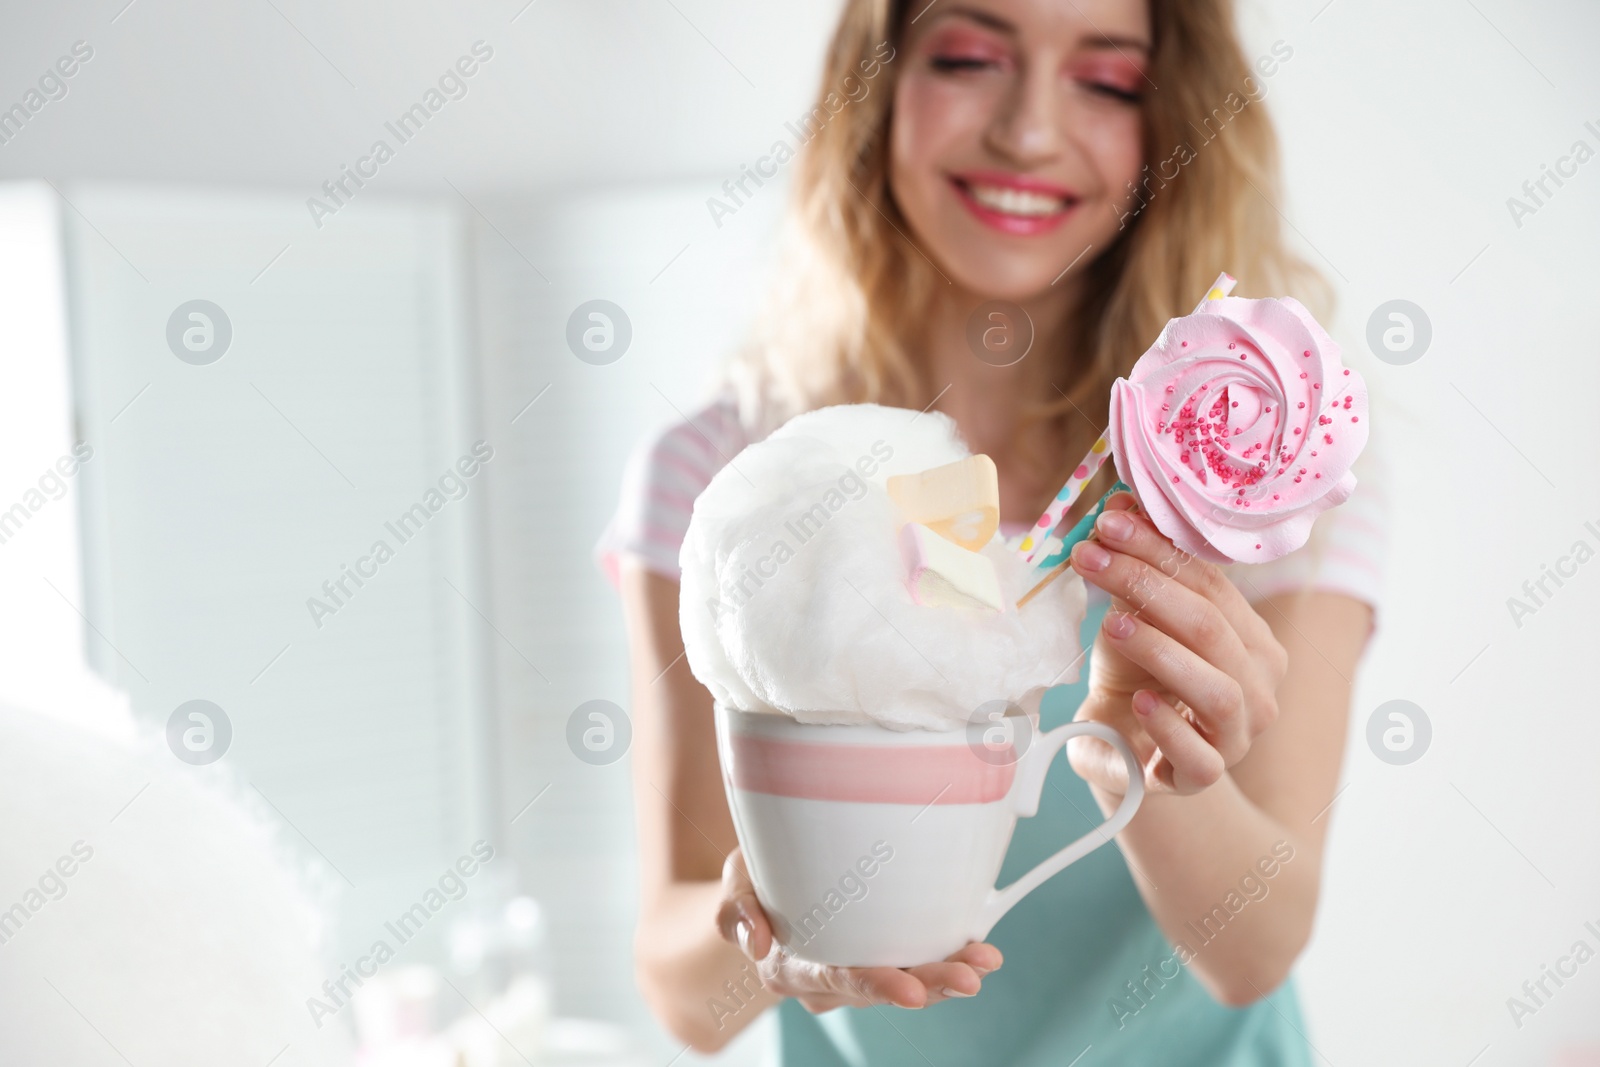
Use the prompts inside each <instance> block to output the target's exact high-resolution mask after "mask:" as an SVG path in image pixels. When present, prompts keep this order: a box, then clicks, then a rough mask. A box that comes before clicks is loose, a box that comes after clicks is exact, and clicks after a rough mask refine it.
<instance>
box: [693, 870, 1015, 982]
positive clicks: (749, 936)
mask: <svg viewBox="0 0 1600 1067" xmlns="http://www.w3.org/2000/svg"><path fill="white" fill-rule="evenodd" d="M717 929H718V930H720V931H721V932H722V936H723V938H724V939H725V940H727V941H730V942H732V943H733V944H734V945H737V946H738V947H739V950H740V951H742V952H743V953H744V954H745V955H746V956H748V957H749V958H750V959H751V960H753V961H754V962H755V964H756V969H757V971H758V972H759V974H760V975H761V982H762V985H764V986H765V987H766V989H767V990H768V991H769V992H772V993H776V994H777V995H778V996H783V997H793V998H795V999H796V1000H798V1001H799V1002H800V1004H801V1005H802V1006H803V1007H804V1008H805V1009H806V1010H807V1011H809V1012H813V1013H820V1012H825V1011H832V1010H833V1009H834V1008H844V1007H854V1008H862V1007H867V1006H869V1005H874V1004H887V1005H893V1006H894V1007H898V1008H923V1007H927V1006H928V1005H929V1004H937V1003H939V1001H941V1000H946V999H948V998H950V997H970V996H974V995H975V994H976V993H977V992H978V989H979V988H980V987H981V986H982V984H983V976H984V975H986V974H989V973H991V972H993V971H996V970H999V968H1000V964H1001V962H1002V960H1001V956H1000V950H999V949H997V948H995V947H994V946H993V945H990V944H986V943H981V942H977V941H974V942H971V943H970V944H968V945H967V946H966V947H965V948H963V949H961V950H960V951H959V952H957V953H955V954H954V955H952V956H950V957H949V958H948V959H946V960H945V961H944V962H942V963H925V964H923V965H922V966H920V967H907V968H903V969H902V968H899V967H832V966H829V965H827V964H822V963H808V962H807V961H805V960H802V959H797V958H795V957H794V956H792V955H790V954H789V953H788V952H785V951H784V950H783V947H782V946H781V945H779V944H778V942H777V939H776V938H775V937H773V936H772V924H771V922H769V921H768V919H767V913H766V912H765V911H763V910H762V907H761V904H760V902H759V901H758V900H757V899H756V891H755V886H754V885H753V884H752V883H751V881H750V872H749V871H748V870H746V869H745V865H744V853H743V852H742V851H741V850H740V849H737V848H736V849H734V850H733V851H732V852H730V853H729V854H728V859H727V861H726V862H725V863H724V864H723V865H722V905H721V907H720V908H718V909H717Z"/></svg>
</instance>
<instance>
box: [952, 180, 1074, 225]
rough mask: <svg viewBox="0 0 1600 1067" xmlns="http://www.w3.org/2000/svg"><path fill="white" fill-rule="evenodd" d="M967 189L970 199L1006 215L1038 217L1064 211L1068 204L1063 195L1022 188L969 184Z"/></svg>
mask: <svg viewBox="0 0 1600 1067" xmlns="http://www.w3.org/2000/svg"><path fill="white" fill-rule="evenodd" d="M967 191H968V192H969V193H971V194H972V199H974V200H976V201H977V202H978V203H980V204H982V205H983V206H984V207H986V208H988V209H989V210H991V211H999V212H1002V213H1004V214H1007V215H1023V216H1027V217H1029V218H1038V217H1040V216H1043V215H1054V214H1057V213H1059V212H1061V211H1065V210H1066V209H1067V206H1068V202H1067V200H1066V199H1064V198H1063V197H1059V196H1047V195H1045V194H1044V193H1034V192H1029V191H1027V190H1024V189H1008V188H1004V187H1002V186H998V185H976V184H969V185H968V186H967Z"/></svg>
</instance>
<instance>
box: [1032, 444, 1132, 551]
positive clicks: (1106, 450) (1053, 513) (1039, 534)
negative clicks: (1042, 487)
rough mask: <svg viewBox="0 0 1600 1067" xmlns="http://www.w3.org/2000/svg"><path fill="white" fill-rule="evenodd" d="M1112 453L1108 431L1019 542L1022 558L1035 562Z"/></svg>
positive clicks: (1090, 450)
mask: <svg viewBox="0 0 1600 1067" xmlns="http://www.w3.org/2000/svg"><path fill="white" fill-rule="evenodd" d="M1109 455H1111V442H1109V441H1107V440H1106V437H1105V434H1101V435H1100V439H1099V440H1098V441H1096V442H1095V443H1094V447H1093V448H1091V449H1089V454H1088V455H1087V456H1084V457H1083V462H1082V463H1080V464H1078V466H1077V468H1076V469H1075V470H1074V471H1073V472H1072V477H1070V478H1068V479H1067V484H1066V485H1063V486H1062V487H1061V491H1060V492H1059V493H1057V494H1056V498H1055V499H1054V500H1052V501H1050V506H1049V507H1047V508H1045V509H1044V514H1043V515H1040V516H1039V521H1038V522H1036V523H1034V524H1033V529H1032V530H1029V531H1028V536H1027V537H1024V538H1023V539H1022V544H1020V545H1018V546H1017V551H1018V552H1021V553H1022V558H1023V560H1024V561H1026V562H1028V563H1032V562H1033V561H1034V559H1035V558H1036V557H1037V556H1038V555H1039V553H1040V551H1042V550H1043V548H1044V542H1045V538H1047V537H1049V536H1050V531H1052V530H1054V529H1055V528H1056V525H1057V524H1058V523H1060V522H1061V517H1062V516H1063V515H1065V514H1066V513H1067V509H1068V508H1070V507H1072V505H1073V504H1075V503H1077V501H1078V497H1079V496H1080V495H1081V494H1082V493H1083V487H1084V486H1085V485H1087V484H1088V482H1089V479H1090V478H1093V477H1094V476H1095V475H1096V474H1099V473H1100V468H1101V467H1102V466H1104V465H1105V462H1106V457H1107V456H1109Z"/></svg>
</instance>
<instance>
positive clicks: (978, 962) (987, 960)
mask: <svg viewBox="0 0 1600 1067" xmlns="http://www.w3.org/2000/svg"><path fill="white" fill-rule="evenodd" d="M945 962H946V963H965V964H966V965H967V966H968V967H971V968H972V969H973V970H974V971H976V972H977V975H978V977H979V978H982V977H983V976H984V975H986V974H993V973H994V972H995V971H998V970H999V969H1000V968H1001V966H1002V965H1003V964H1004V963H1005V962H1006V958H1005V957H1004V956H1002V955H1001V954H1000V950H999V949H997V948H995V947H994V946H993V945H991V944H989V943H988V942H987V941H969V942H968V943H967V944H966V945H964V946H962V947H961V948H960V949H958V950H957V951H955V952H953V953H951V954H950V955H949V956H947V957H946V958H945Z"/></svg>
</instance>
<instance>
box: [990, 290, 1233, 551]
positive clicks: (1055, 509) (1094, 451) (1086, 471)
mask: <svg viewBox="0 0 1600 1067" xmlns="http://www.w3.org/2000/svg"><path fill="white" fill-rule="evenodd" d="M1237 284H1238V282H1237V281H1236V280H1235V279H1234V277H1233V275H1231V274H1229V273H1228V272H1227V271H1223V272H1222V273H1221V274H1218V275H1217V280H1216V281H1214V282H1212V283H1211V288H1210V289H1208V290H1206V295H1205V296H1204V297H1202V298H1201V300H1200V303H1198V304H1196V305H1195V306H1194V311H1193V312H1192V313H1191V314H1199V313H1200V312H1202V311H1204V310H1205V307H1206V304H1208V303H1210V302H1211V301H1213V300H1221V299H1222V298H1223V297H1225V296H1227V295H1228V294H1229V293H1231V292H1233V287H1234V286H1235V285H1237ZM1110 455H1111V442H1110V441H1108V440H1106V435H1105V434H1101V435H1100V439H1099V440H1097V441H1096V442H1095V443H1094V445H1093V447H1091V448H1090V449H1089V454H1088V455H1086V456H1084V457H1083V462H1081V463H1079V464H1078V466H1077V467H1076V468H1074V469H1073V472H1072V477H1070V478H1068V479H1067V484H1066V485H1063V486H1062V487H1061V491H1060V492H1059V493H1057V494H1056V496H1055V499H1054V500H1052V501H1050V506H1049V507H1047V508H1045V509H1044V514H1043V515H1040V516H1039V521H1038V522H1036V523H1034V524H1033V528H1032V529H1031V530H1029V531H1028V536H1026V537H1024V538H1023V539H1022V543H1021V544H1020V545H1018V546H1017V551H1018V552H1019V553H1021V554H1022V558H1023V560H1024V562H1027V563H1033V562H1035V561H1036V560H1037V559H1038V557H1039V553H1040V552H1041V551H1042V550H1043V549H1044V543H1045V539H1046V538H1048V537H1049V536H1050V534H1051V531H1053V530H1054V529H1055V528H1056V527H1057V526H1058V525H1059V524H1060V522H1061V519H1062V517H1063V516H1064V515H1066V513H1067V511H1068V509H1070V508H1071V507H1072V505H1073V504H1076V503H1077V502H1078V497H1079V496H1080V495H1082V493H1083V487H1084V485H1086V484H1087V483H1088V481H1089V479H1090V478H1093V477H1094V476H1095V475H1096V474H1098V473H1099V472H1100V468H1101V467H1102V466H1103V465H1104V464H1105V461H1106V457H1108V456H1110Z"/></svg>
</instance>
